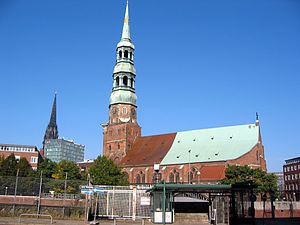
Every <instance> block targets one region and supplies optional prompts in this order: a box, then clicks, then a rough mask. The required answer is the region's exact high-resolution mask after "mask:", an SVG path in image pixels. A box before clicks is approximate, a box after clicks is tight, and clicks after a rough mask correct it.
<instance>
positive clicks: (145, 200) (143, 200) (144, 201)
mask: <svg viewBox="0 0 300 225" xmlns="http://www.w3.org/2000/svg"><path fill="white" fill-rule="evenodd" d="M141 205H150V197H141Z"/></svg>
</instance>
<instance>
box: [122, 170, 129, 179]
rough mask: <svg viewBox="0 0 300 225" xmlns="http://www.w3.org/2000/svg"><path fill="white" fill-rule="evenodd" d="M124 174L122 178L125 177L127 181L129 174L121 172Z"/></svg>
mask: <svg viewBox="0 0 300 225" xmlns="http://www.w3.org/2000/svg"><path fill="white" fill-rule="evenodd" d="M123 174H124V177H126V179H127V180H128V179H129V174H128V173H127V172H123Z"/></svg>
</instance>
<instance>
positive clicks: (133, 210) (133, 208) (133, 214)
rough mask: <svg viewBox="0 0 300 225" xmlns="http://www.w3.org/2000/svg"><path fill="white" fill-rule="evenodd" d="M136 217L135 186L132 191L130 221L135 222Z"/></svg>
mask: <svg viewBox="0 0 300 225" xmlns="http://www.w3.org/2000/svg"><path fill="white" fill-rule="evenodd" d="M135 217H136V186H134V187H133V190H132V220H133V221H135Z"/></svg>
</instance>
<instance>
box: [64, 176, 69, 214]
mask: <svg viewBox="0 0 300 225" xmlns="http://www.w3.org/2000/svg"><path fill="white" fill-rule="evenodd" d="M67 179H68V172H66V177H65V189H64V207H63V217H65V207H66V192H67Z"/></svg>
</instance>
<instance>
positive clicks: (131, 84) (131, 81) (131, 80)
mask: <svg viewBox="0 0 300 225" xmlns="http://www.w3.org/2000/svg"><path fill="white" fill-rule="evenodd" d="M130 87H132V88H133V78H130Z"/></svg>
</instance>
